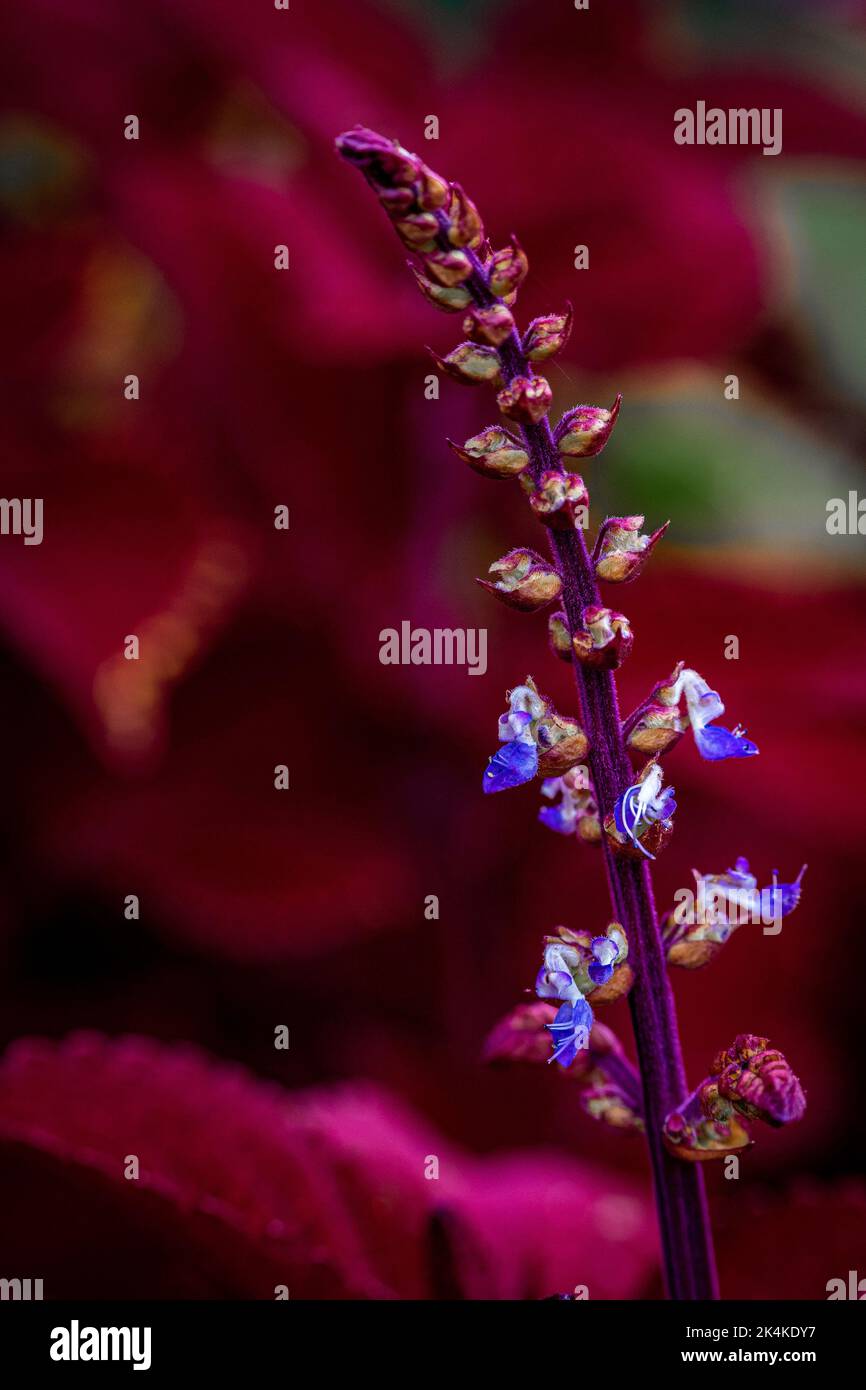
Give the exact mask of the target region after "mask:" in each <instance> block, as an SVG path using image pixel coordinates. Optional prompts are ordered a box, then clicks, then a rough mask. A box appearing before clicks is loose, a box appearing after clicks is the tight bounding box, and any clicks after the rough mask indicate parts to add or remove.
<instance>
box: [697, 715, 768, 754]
mask: <svg viewBox="0 0 866 1390" xmlns="http://www.w3.org/2000/svg"><path fill="white" fill-rule="evenodd" d="M694 732H695V743H696V744H697V745H698V752H699V753H700V755H701V757H702V758H709V759H710V761H711V762H718V761H719V760H720V759H722V758H751V757H753V756H754V754H755V753H757V751H758V747H757V744H754V743H752V740H751V739H749V738H745V737H744V736H743V735H742V734H733V733H731V731H730V729H725V728H723V727H722V725H721V724H707V725H705V726H704V728H703V729H695V731H694Z"/></svg>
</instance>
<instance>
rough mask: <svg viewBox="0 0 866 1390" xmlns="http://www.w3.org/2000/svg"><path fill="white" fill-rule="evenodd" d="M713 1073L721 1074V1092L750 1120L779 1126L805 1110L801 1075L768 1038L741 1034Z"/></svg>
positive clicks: (720, 1058) (799, 1116)
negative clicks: (796, 1072)
mask: <svg viewBox="0 0 866 1390" xmlns="http://www.w3.org/2000/svg"><path fill="white" fill-rule="evenodd" d="M710 1074H711V1075H712V1076H717V1077H718V1087H719V1095H720V1096H722V1097H724V1099H725V1100H729V1101H730V1102H731V1104H732V1105H733V1106H735V1108H736V1109H737V1110H738V1111H739V1112H740V1114H741V1115H744V1116H745V1117H746V1119H747V1120H764V1121H765V1122H766V1123H767V1124H769V1125H773V1126H774V1127H776V1128H778V1127H779V1126H781V1125H786V1124H790V1123H792V1122H793V1121H794V1120H800V1119H802V1117H803V1115H804V1114H805V1112H806V1097H805V1096H804V1094H803V1088H802V1086H801V1085H800V1081H799V1079H798V1077H797V1076H795V1075H794V1072H793V1071H792V1070H791V1067H790V1065H789V1063H788V1061H787V1060H786V1058H785V1057H784V1056H783V1054H782V1053H781V1052H780V1051H779V1050H778V1048H773V1047H770V1044H769V1040H768V1039H767V1038H760V1037H757V1036H756V1035H755V1034H754V1033H740V1034H739V1036H738V1037H737V1038H736V1039H735V1041H734V1045H733V1047H729V1048H728V1049H727V1050H726V1051H725V1052H720V1053H719V1054H718V1056H717V1057H716V1059H715V1061H714V1062H713V1065H712V1067H711V1068H710Z"/></svg>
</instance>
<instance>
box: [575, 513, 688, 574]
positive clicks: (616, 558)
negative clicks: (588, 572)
mask: <svg viewBox="0 0 866 1390" xmlns="http://www.w3.org/2000/svg"><path fill="white" fill-rule="evenodd" d="M643 523H644V518H643V517H642V516H613V517H608V519H607V521H605V522H604V523H603V524H602V527H601V529H600V531H599V534H598V540H597V541H596V544H595V551H594V552H593V562H594V564H595V572H596V574H597V575H598V577H599V579H605V580H607V582H608V583H610V584H626V583H628V581H629V580H630V579H637V577H638V575H639V574H640V572H641V570H642V569H643V567H644V564H645V563H646V561H647V558H648V557H649V555H650V552H651V551H652V549H653V547H654V546H655V544H656V542H657V541H659V540H660V539H661V537H662V536H663V535H664V533H665V531H666V530H667V529H668V526H669V525H670V522H669V521H666V522H665V524H664V526H660V527H659V529H658V530H657V531H653V533H652V535H651V536H644V535H642V534H641V527H642V526H643Z"/></svg>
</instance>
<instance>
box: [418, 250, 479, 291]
mask: <svg viewBox="0 0 866 1390" xmlns="http://www.w3.org/2000/svg"><path fill="white" fill-rule="evenodd" d="M424 268H425V270H426V271H427V272H428V274H429V275H430V277H431V279H433V280H435V281H436V282H437V284H439V285H445V286H446V288H448V289H451V287H452V286H453V285H462V284H463V281H464V280H468V279H469V276H470V275H471V274H472V262H471V261H470V259H469V257H468V256H467V254H466V252H465V251H456V250H455V251H431V252H430V254H429V255H425V256H424Z"/></svg>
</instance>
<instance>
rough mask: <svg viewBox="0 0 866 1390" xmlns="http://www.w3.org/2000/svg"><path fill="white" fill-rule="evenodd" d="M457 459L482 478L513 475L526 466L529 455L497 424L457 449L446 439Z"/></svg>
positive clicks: (512, 436)
mask: <svg viewBox="0 0 866 1390" xmlns="http://www.w3.org/2000/svg"><path fill="white" fill-rule="evenodd" d="M448 445H449V448H451V449H453V450H454V453H455V454H456V455H457V457H458V458H461V459H462V460H463V462H464V463H468V464H469V467H470V468H474V469H475V472H476V473H481V474H483V476H484V477H485V478H516V477H517V475H518V474H519V473H522V472H523V470H524V468H528V467H529V454H528V453H527V452H526V450H525V449H524V448H523V446H522V444H521V443H520V440H519V439H515V438H514V435H513V434H509V432H508V430H506V429H503V428H502V426H501V425H488V427H487V429H486V430H482V431H481V433H480V434H476V435H473V436H472V438H471V439H467V441H466V443H465V444H464V445H463V447H462V448H461V447H460V445H459V444H454V443H453V442H452V441H451V440H450V439H449V440H448Z"/></svg>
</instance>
